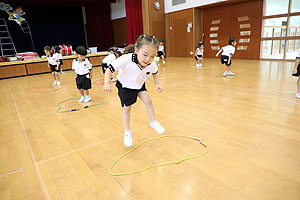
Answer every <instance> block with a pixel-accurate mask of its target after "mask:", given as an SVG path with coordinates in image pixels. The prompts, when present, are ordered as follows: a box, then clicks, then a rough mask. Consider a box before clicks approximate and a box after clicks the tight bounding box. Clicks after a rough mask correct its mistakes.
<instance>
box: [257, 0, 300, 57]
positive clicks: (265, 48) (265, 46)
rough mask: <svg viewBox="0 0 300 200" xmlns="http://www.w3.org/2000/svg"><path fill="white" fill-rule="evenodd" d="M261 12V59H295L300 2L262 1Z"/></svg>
mask: <svg viewBox="0 0 300 200" xmlns="http://www.w3.org/2000/svg"><path fill="white" fill-rule="evenodd" d="M263 10H264V12H263V14H264V16H263V19H262V33H261V49H260V51H261V53H260V55H261V58H266V59H295V57H296V54H297V51H298V49H299V48H300V14H299V13H300V1H299V0H276V1H274V0H264V9H263ZM278 15H280V16H278Z"/></svg>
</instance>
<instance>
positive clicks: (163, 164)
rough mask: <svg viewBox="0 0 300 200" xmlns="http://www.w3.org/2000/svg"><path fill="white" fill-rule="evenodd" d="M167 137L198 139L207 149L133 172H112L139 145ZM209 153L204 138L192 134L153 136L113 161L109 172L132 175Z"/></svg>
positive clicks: (111, 173)
mask: <svg viewBox="0 0 300 200" xmlns="http://www.w3.org/2000/svg"><path fill="white" fill-rule="evenodd" d="M165 137H184V138H188V139H192V140H196V141H198V142H199V143H200V144H201V145H202V146H204V147H205V148H206V149H205V152H204V153H202V154H199V155H196V156H191V157H186V158H182V159H180V160H174V161H170V162H166V163H161V164H156V165H151V166H148V167H145V168H143V169H139V170H135V171H131V172H121V173H120V172H119V173H116V172H112V168H113V167H114V166H115V165H116V164H117V163H118V162H119V161H120V160H121V159H122V158H124V157H125V156H126V155H128V154H129V153H130V152H132V151H134V150H135V149H137V148H138V147H140V146H142V145H143V144H145V143H147V142H150V141H153V140H159V139H161V138H165ZM207 153H208V146H207V145H206V144H205V143H204V142H203V140H202V139H199V138H196V137H192V136H188V135H176V134H174V135H163V136H160V137H156V138H152V139H148V140H145V141H143V142H141V143H140V144H138V145H137V146H136V147H134V148H132V149H130V150H129V151H127V152H126V153H124V154H123V155H122V156H120V157H119V158H118V159H117V160H116V161H115V162H113V164H112V165H111V166H110V168H109V170H108V172H109V174H110V175H113V176H122V175H130V174H135V173H138V172H141V171H145V170H147V169H151V168H154V167H161V166H166V165H171V164H179V163H181V162H183V161H186V160H191V159H195V158H199V157H201V156H204V155H205V154H207Z"/></svg>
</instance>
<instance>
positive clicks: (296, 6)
mask: <svg viewBox="0 0 300 200" xmlns="http://www.w3.org/2000/svg"><path fill="white" fill-rule="evenodd" d="M291 1H292V6H291V12H292V13H294V12H300V1H299V0H291Z"/></svg>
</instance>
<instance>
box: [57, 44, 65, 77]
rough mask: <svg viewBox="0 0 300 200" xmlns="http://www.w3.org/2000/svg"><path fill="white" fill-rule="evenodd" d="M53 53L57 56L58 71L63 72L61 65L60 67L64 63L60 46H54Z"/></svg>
mask: <svg viewBox="0 0 300 200" xmlns="http://www.w3.org/2000/svg"><path fill="white" fill-rule="evenodd" d="M55 55H56V57H57V62H58V63H57V65H58V67H59V68H60V73H61V74H64V72H63V71H62V67H61V66H62V65H63V64H64V63H63V59H62V55H61V48H60V47H59V46H57V47H55Z"/></svg>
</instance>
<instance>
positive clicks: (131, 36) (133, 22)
mask: <svg viewBox="0 0 300 200" xmlns="http://www.w3.org/2000/svg"><path fill="white" fill-rule="evenodd" d="M125 7H126V19H127V34H128V44H134V43H135V41H136V39H137V36H138V35H140V34H142V33H143V15H142V1H141V0H125Z"/></svg>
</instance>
